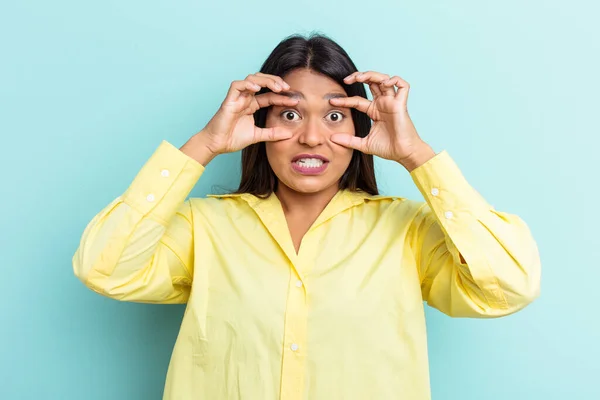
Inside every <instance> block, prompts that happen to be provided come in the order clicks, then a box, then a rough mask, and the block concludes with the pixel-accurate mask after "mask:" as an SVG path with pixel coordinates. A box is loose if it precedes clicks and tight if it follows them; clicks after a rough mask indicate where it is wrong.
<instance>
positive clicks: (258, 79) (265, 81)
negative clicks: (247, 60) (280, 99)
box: [245, 75, 286, 92]
mask: <svg viewBox="0 0 600 400" xmlns="http://www.w3.org/2000/svg"><path fill="white" fill-rule="evenodd" d="M245 80H247V81H250V82H253V83H256V84H257V85H260V86H261V87H268V88H269V89H271V90H272V91H273V92H281V91H282V90H284V87H286V86H285V85H281V84H280V83H279V82H278V81H277V80H276V79H274V78H271V77H267V76H260V75H248V76H247V77H246V79H245Z"/></svg>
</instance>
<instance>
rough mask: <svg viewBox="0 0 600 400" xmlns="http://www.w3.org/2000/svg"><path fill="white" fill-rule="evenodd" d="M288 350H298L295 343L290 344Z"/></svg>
mask: <svg viewBox="0 0 600 400" xmlns="http://www.w3.org/2000/svg"><path fill="white" fill-rule="evenodd" d="M290 348H291V349H292V351H296V350H298V345H297V344H296V343H292V345H291V346H290Z"/></svg>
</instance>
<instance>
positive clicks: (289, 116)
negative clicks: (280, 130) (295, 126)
mask: <svg viewBox="0 0 600 400" xmlns="http://www.w3.org/2000/svg"><path fill="white" fill-rule="evenodd" d="M279 115H280V116H281V118H283V119H284V120H286V121H289V122H293V121H295V120H294V116H297V117H300V115H299V114H298V113H297V112H296V111H293V110H285V111H284V112H282V113H281V114H279Z"/></svg>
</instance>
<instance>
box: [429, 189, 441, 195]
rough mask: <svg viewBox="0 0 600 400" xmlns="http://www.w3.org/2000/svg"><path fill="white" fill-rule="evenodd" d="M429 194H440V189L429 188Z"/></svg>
mask: <svg viewBox="0 0 600 400" xmlns="http://www.w3.org/2000/svg"><path fill="white" fill-rule="evenodd" d="M431 194H432V195H434V196H437V195H438V194H440V190H439V189H438V188H433V189H431Z"/></svg>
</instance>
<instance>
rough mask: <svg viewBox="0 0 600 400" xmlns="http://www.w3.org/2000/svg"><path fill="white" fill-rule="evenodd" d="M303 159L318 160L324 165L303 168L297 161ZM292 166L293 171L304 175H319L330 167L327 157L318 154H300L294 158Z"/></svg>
mask: <svg viewBox="0 0 600 400" xmlns="http://www.w3.org/2000/svg"><path fill="white" fill-rule="evenodd" d="M301 158H316V159H318V160H322V161H323V165H321V166H320V167H303V166H301V165H298V164H297V163H296V161H298V160H300V159H301ZM291 164H292V169H293V170H294V171H296V172H298V173H300V174H302V175H319V174H321V173H323V172H324V171H325V170H326V169H327V166H329V160H328V159H327V158H326V157H323V156H321V155H318V154H299V155H297V156H295V157H294V158H292V163H291Z"/></svg>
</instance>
